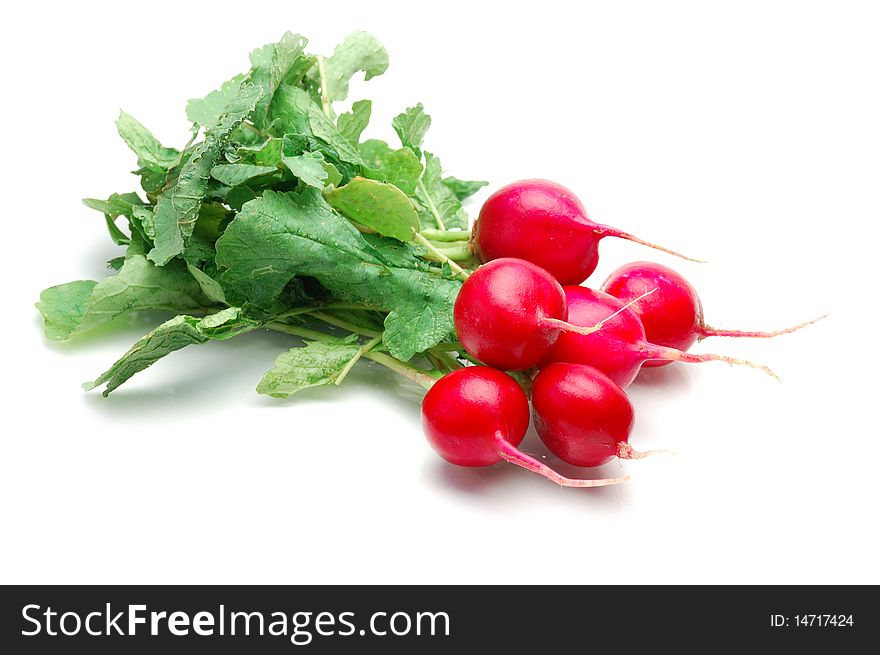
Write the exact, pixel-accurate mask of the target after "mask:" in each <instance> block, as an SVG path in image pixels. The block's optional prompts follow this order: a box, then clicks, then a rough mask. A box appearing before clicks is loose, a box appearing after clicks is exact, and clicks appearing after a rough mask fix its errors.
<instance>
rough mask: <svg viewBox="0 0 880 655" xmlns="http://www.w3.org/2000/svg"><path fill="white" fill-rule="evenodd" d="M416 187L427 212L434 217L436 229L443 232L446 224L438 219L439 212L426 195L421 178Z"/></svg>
mask: <svg viewBox="0 0 880 655" xmlns="http://www.w3.org/2000/svg"><path fill="white" fill-rule="evenodd" d="M418 187H419V190H421V192H422V196H423V197H424V198H425V202H426V203H427V204H428V211H430V212H431V215H432V216H433V217H434V222H435V223H437V227H438V228H439V229H440V230H441V231H442V232H445V231H446V224H445V223H444V222H443V219H442V218H440V212H439V211H437V205H435V204H434V200H433V199H432V198H431V196H430V194H429V193H428V189H427V188H426V187H425V182H424V180H422V179H421V178H419V182H418Z"/></svg>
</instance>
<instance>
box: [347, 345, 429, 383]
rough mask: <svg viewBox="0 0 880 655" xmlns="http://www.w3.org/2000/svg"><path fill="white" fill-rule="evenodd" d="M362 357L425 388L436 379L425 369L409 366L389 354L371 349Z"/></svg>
mask: <svg viewBox="0 0 880 655" xmlns="http://www.w3.org/2000/svg"><path fill="white" fill-rule="evenodd" d="M364 357H365V358H366V359H370V360H372V361H374V362H376V363H377V364H381V365H382V366H384V367H386V368H389V369H391V370H392V371H394V372H395V373H399V374H400V375H402V376H403V377H405V378H407V379H409V380H412V381H413V382H415V383H416V384H418V385H420V386H422V387H424V388H425V389H430V388H431V387H433V386H434V383H435V382H436V381H437V378H435V377H433V376H431V375H430V374H428V373H426V372H425V371H422V370H421V369H418V368H416V367H415V366H410V365H409V364H406V363H404V362H402V361H400V360H399V359H395V358H394V357H392V356H391V355H386V354H385V353H377V352H372V351H371V352H366V353H364Z"/></svg>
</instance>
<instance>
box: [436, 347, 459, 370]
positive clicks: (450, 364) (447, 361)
mask: <svg viewBox="0 0 880 655" xmlns="http://www.w3.org/2000/svg"><path fill="white" fill-rule="evenodd" d="M431 354H432V355H433V356H434V357H436V358H437V359H438V360H439V361H441V362H442V363H443V365H444V367H445V368H447V369H449V370H450V371H457V370H458V369H460V368H464V366H463V365H462V363H461V362H459V361H458V360H457V359H456V358H455V357H453V356H452V355H450V354H449V353H448V352H439V353H431Z"/></svg>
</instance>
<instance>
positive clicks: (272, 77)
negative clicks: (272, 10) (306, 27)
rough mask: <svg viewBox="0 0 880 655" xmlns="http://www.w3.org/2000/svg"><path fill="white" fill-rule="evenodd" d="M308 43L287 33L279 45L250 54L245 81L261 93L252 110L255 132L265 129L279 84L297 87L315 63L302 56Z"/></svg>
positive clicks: (295, 35) (274, 44) (269, 46)
mask: <svg viewBox="0 0 880 655" xmlns="http://www.w3.org/2000/svg"><path fill="white" fill-rule="evenodd" d="M307 43H308V40H307V39H306V38H305V37H302V36H300V35H299V34H291V33H290V32H287V33H285V34H284V36H282V37H281V40H280V41H279V42H278V43H270V44H269V45H266V46H263V47H262V48H257V49H256V50H254V51H253V52H251V71H250V74H249V75H248V81H249V82H250V83H251V84H253V85H255V86H256V87H257V88H259V89H261V90H262V94H261V95H260V97H259V98H258V100H257V103H256V107H255V109H254V125H256V126H257V128H258V129H261V130H262V129H266V128H267V127H268V121H269V109H270V107H271V105H272V99H273V98H274V96H275V92H276V91H277V90H278V88H279V87H280V86H281V83H282V82H284V81H285V80H291V83H292V84H297V83H298V82H299V80H300V79H301V78H302V76H303V74H305V72H306V71H307V70H308V69H309V68H311V66H312V64H313V63H314V58H313V57H309V56H308V55H306V54H305V52H304V48H305V47H306V44H307Z"/></svg>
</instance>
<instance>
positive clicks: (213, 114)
mask: <svg viewBox="0 0 880 655" xmlns="http://www.w3.org/2000/svg"><path fill="white" fill-rule="evenodd" d="M244 81H245V76H244V75H242V74H239V75H236V76H235V77H233V78H232V79H231V80H227V81H225V82H224V83H223V84H222V85H221V86H220V88H219V89H218V90H217V91H211V93H209V94H208V95H206V96H205V97H204V98H193V99H192V100H190V101H189V102H187V103H186V117H187V119H188V120H189V122H190V123H196V124H198V125H203V126H211V125H216V124H217V123H218V122H219V120H220V114H222V113H223V112H224V111H225V110H226V106H227V105H228V104H229V103H230V102H232V101H233V100H234V99H235V97H236V96H237V95H238V90H239V89H240V88H241V84H242V82H244Z"/></svg>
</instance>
